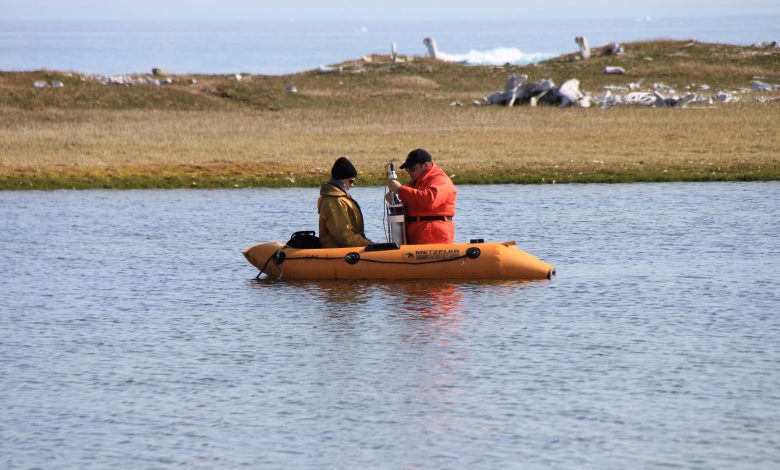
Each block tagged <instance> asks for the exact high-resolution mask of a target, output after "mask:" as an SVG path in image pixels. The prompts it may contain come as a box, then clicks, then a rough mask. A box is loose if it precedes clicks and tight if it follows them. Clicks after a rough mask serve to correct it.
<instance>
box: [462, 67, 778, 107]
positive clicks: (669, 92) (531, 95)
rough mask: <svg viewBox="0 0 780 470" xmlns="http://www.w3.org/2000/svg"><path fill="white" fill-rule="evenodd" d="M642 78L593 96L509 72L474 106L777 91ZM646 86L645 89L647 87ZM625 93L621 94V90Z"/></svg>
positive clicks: (705, 99)
mask: <svg viewBox="0 0 780 470" xmlns="http://www.w3.org/2000/svg"><path fill="white" fill-rule="evenodd" d="M644 83H645V80H644V79H639V80H637V81H636V82H631V83H628V84H626V85H607V86H605V87H604V88H603V89H604V93H603V94H601V95H599V96H594V95H592V94H591V93H589V92H583V91H581V90H580V81H579V80H577V79H574V78H573V79H569V80H566V81H565V82H563V84H561V85H560V86H556V85H555V83H554V82H553V81H552V80H550V79H547V78H545V79H541V80H537V81H533V82H529V81H528V76H527V75H518V74H511V75H510V76H509V77H508V78H507V79H506V82H505V83H504V90H503V91H497V92H495V93H493V94H492V95H490V96H487V97H485V98H483V99H482V101H475V102H474V103H473V104H474V105H476V106H479V105H482V104H485V105H499V106H507V107H509V106H522V105H527V106H537V105H553V106H561V107H564V106H576V107H581V108H587V107H590V106H591V105H597V106H600V107H602V108H609V107H612V106H618V105H642V106H651V107H656V108H685V107H687V106H688V105H692V104H701V105H712V104H715V103H738V102H741V101H743V98H740V96H738V95H740V94H746V93H751V92H752V91H766V92H773V91H776V90H780V84H769V83H765V82H762V81H759V80H754V81H753V83H752V87H751V88H752V89H749V88H739V89H737V90H719V91H718V92H717V93H715V94H712V95H705V94H701V93H696V92H695V91H694V90H698V91H699V92H707V91H710V90H711V87H710V86H709V85H706V84H700V85H695V84H692V85H687V86H685V87H684V88H685V90H686V92H685V93H684V94H682V95H678V94H677V91H676V87H674V86H669V85H666V84H665V83H662V82H655V83H653V84H652V85H650V86H649V87H647V88H644V89H643V84H644ZM648 88H649V89H648ZM621 92H625V93H621ZM777 100H780V97H778V96H776V97H771V96H770V97H767V96H760V97H756V98H755V101H757V102H759V103H767V102H770V101H777ZM450 105H451V106H462V103H460V102H454V103H451V104H450Z"/></svg>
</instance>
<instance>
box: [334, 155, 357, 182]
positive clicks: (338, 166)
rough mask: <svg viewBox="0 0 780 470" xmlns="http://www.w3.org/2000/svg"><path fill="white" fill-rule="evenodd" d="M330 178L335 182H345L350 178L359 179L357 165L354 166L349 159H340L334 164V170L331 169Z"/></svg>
mask: <svg viewBox="0 0 780 470" xmlns="http://www.w3.org/2000/svg"><path fill="white" fill-rule="evenodd" d="M330 176H332V177H333V179H334V180H345V179H349V178H355V177H357V170H356V169H355V165H353V164H352V162H350V161H349V160H347V157H339V158H338V160H336V163H334V164H333V168H331V169H330Z"/></svg>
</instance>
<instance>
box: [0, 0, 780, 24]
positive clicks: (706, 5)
mask: <svg viewBox="0 0 780 470" xmlns="http://www.w3.org/2000/svg"><path fill="white" fill-rule="evenodd" d="M0 9H2V11H3V15H2V18H0V19H2V20H47V21H48V20H98V21H101V20H161V21H177V20H181V21H192V20H196V21H199V20H204V21H211V20H216V21H233V20H245V21H262V20H269V21H306V20H326V21H332V20H345V21H380V20H392V21H398V20H406V21H409V22H418V21H437V20H447V21H450V20H479V21H484V20H489V19H495V20H534V19H555V18H567V19H571V18H582V19H588V18H644V17H653V18H664V17H686V16H696V17H702V16H737V17H738V16H755V15H780V2H776V1H771V0H748V1H745V2H741V3H739V4H735V3H734V2H730V1H722V0H716V1H703V0H692V1H688V2H684V3H683V2H679V1H673V0H656V1H655V2H653V3H652V4H634V3H628V4H626V2H623V1H616V0H596V1H592V2H590V3H587V4H585V3H584V2H582V1H573V0H557V1H555V0H553V1H549V2H545V3H543V4H540V3H538V2H534V3H529V4H527V5H523V4H522V3H521V2H512V3H510V2H506V1H497V0H483V1H481V2H479V4H478V6H475V4H474V2H466V1H463V0H451V1H448V2H428V3H426V4H420V3H419V2H415V1H413V0H398V1H396V2H394V3H392V4H390V3H383V4H378V5H366V4H365V3H362V2H357V1H354V0H334V1H331V2H328V3H327V4H323V3H322V2H318V1H313V0H301V1H298V2H273V3H271V2H254V1H249V0H224V1H221V2H218V3H217V2H212V1H206V0H190V1H184V0H171V1H167V2H164V3H161V2H158V1H153V0H135V1H130V2H113V3H107V2H104V1H97V0H73V1H69V2H67V3H66V2H61V1H57V0H29V1H27V2H24V3H22V2H18V1H16V0H14V1H11V0H0Z"/></svg>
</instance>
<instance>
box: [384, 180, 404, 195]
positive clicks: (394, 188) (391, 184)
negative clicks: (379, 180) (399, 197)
mask: <svg viewBox="0 0 780 470" xmlns="http://www.w3.org/2000/svg"><path fill="white" fill-rule="evenodd" d="M400 187H401V183H399V182H398V180H387V189H389V190H390V192H391V193H393V194H395V193H397V192H398V188H400Z"/></svg>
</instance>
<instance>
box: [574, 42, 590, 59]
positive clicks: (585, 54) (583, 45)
mask: <svg viewBox="0 0 780 470" xmlns="http://www.w3.org/2000/svg"><path fill="white" fill-rule="evenodd" d="M574 42H576V43H577V45H578V46H580V56H581V57H582V60H588V59H590V45H589V44H588V38H586V37H585V36H577V37H575V38H574Z"/></svg>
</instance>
